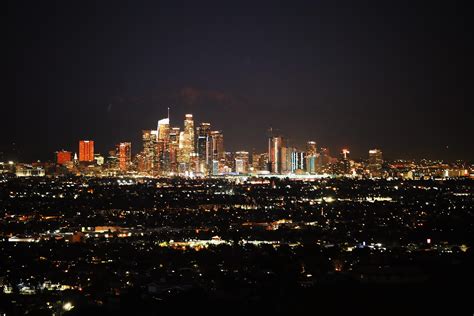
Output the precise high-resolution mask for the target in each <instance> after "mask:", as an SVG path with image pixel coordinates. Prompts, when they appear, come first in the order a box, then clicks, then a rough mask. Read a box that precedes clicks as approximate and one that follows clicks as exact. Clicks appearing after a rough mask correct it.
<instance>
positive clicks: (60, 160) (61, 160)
mask: <svg viewBox="0 0 474 316" xmlns="http://www.w3.org/2000/svg"><path fill="white" fill-rule="evenodd" d="M70 161H72V153H71V152H70V151H65V150H61V151H58V152H56V163H57V164H58V165H64V164H65V163H67V162H70Z"/></svg>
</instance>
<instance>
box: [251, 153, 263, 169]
mask: <svg viewBox="0 0 474 316" xmlns="http://www.w3.org/2000/svg"><path fill="white" fill-rule="evenodd" d="M260 156H261V154H258V153H252V169H253V171H259V170H260V164H259V161H260Z"/></svg>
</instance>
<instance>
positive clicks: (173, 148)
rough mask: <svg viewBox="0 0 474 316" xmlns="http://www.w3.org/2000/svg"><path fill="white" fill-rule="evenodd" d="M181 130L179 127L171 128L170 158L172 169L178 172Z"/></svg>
mask: <svg viewBox="0 0 474 316" xmlns="http://www.w3.org/2000/svg"><path fill="white" fill-rule="evenodd" d="M180 133H181V130H180V128H179V127H173V128H171V130H170V141H169V151H170V154H169V159H170V171H171V172H178V152H179V135H180Z"/></svg>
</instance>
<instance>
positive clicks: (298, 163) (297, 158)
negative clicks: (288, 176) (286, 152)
mask: <svg viewBox="0 0 474 316" xmlns="http://www.w3.org/2000/svg"><path fill="white" fill-rule="evenodd" d="M304 170H306V153H305V152H302V151H297V150H294V151H292V152H291V172H292V173H294V172H297V171H304Z"/></svg>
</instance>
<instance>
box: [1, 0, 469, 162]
mask: <svg viewBox="0 0 474 316" xmlns="http://www.w3.org/2000/svg"><path fill="white" fill-rule="evenodd" d="M470 12H471V11H470V10H468V7H467V5H464V4H463V3H462V2H457V1H456V2H455V1H443V2H440V3H436V2H435V1H425V2H423V4H420V5H417V4H415V2H414V1H407V2H403V1H393V2H392V1H369V2H365V1H350V2H342V1H286V2H278V1H268V2H263V1H262V2H261V1H249V2H245V1H216V2H206V1H189V2H181V1H163V2H161V3H160V2H159V1H149V2H141V1H129V2H121V1H110V2H108V1H57V2H53V1H12V2H9V3H8V5H7V15H8V19H7V21H8V25H7V37H6V41H7V44H8V45H5V46H6V48H5V46H4V49H6V50H7V51H8V58H7V59H6V60H4V61H5V62H6V65H5V67H4V69H6V71H5V72H4V77H5V78H6V79H7V80H6V81H7V85H4V88H6V89H4V90H5V92H4V95H6V98H5V99H4V102H2V103H3V105H2V109H1V113H2V114H1V118H2V119H1V122H0V146H1V151H4V152H6V153H10V154H9V155H6V156H11V151H12V150H13V149H12V143H15V148H16V152H17V153H18V155H19V158H20V159H22V160H33V159H52V157H53V154H52V153H53V152H54V151H55V150H58V149H62V148H64V149H67V150H72V151H77V142H78V140H79V139H94V140H95V141H96V143H97V145H96V147H97V150H98V151H100V152H103V153H105V152H106V150H108V149H110V148H113V146H114V144H116V143H117V142H120V141H132V147H133V149H134V152H137V151H138V150H139V149H141V141H140V136H141V130H142V129H147V128H153V127H155V126H156V122H157V120H158V119H160V118H162V117H165V116H166V108H167V107H168V106H171V120H172V125H179V126H182V124H183V119H184V114H185V113H187V112H189V113H193V114H194V116H195V119H196V121H197V122H201V121H208V122H210V123H211V124H212V125H213V127H214V128H215V129H222V130H223V131H224V136H225V145H226V150H231V151H234V150H240V149H247V150H252V149H253V148H256V149H257V150H262V151H263V150H264V149H265V144H266V139H265V131H266V129H267V128H268V127H270V126H272V127H274V128H279V129H280V130H281V131H282V133H283V134H284V135H286V136H287V137H288V138H289V139H291V140H292V142H293V144H295V145H299V144H303V143H304V142H305V141H307V140H316V141H317V142H318V145H319V146H325V147H329V148H330V150H331V151H332V152H333V153H337V152H339V151H340V149H341V148H342V147H345V146H347V147H349V148H350V149H351V151H352V153H353V157H356V158H357V157H366V156H367V150H368V149H369V148H373V147H379V148H381V149H382V150H383V151H384V155H385V156H386V157H388V158H411V157H414V158H420V157H428V158H441V159H450V160H452V159H457V158H460V159H474V146H473V138H474V133H473V124H472V121H473V117H474V116H473V114H472V112H473V111H472V104H473V102H472V101H473V97H472V83H473V80H472V75H473V69H474V67H473V61H472V58H473V56H474V50H473V47H472V30H471V27H472V22H470V19H471V15H470ZM470 112H471V113H470ZM6 156H5V155H4V157H3V158H5V157H6ZM0 159H1V158H0Z"/></svg>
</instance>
